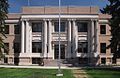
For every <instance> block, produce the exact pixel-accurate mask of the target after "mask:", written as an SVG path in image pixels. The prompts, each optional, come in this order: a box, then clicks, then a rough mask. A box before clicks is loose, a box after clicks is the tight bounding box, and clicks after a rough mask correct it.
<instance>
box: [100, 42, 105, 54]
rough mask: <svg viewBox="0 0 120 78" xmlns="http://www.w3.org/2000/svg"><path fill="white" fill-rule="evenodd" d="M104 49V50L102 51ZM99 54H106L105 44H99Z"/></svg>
mask: <svg viewBox="0 0 120 78" xmlns="http://www.w3.org/2000/svg"><path fill="white" fill-rule="evenodd" d="M103 47H105V49H103ZM100 53H106V43H100Z"/></svg>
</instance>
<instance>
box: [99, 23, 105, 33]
mask: <svg viewBox="0 0 120 78" xmlns="http://www.w3.org/2000/svg"><path fill="white" fill-rule="evenodd" d="M100 34H106V25H100Z"/></svg>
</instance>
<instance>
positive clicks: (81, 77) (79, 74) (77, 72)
mask: <svg viewBox="0 0 120 78" xmlns="http://www.w3.org/2000/svg"><path fill="white" fill-rule="evenodd" d="M72 71H73V74H74V77H75V78H88V75H87V73H86V72H85V71H84V70H82V69H73V70H72Z"/></svg>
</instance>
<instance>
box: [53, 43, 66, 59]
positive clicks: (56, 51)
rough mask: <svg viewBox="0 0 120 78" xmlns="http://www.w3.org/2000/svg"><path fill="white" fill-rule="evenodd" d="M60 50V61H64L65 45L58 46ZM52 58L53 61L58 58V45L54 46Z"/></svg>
mask: <svg viewBox="0 0 120 78" xmlns="http://www.w3.org/2000/svg"><path fill="white" fill-rule="evenodd" d="M60 50H61V59H65V45H60ZM54 57H55V59H58V58H59V44H55V48H54Z"/></svg>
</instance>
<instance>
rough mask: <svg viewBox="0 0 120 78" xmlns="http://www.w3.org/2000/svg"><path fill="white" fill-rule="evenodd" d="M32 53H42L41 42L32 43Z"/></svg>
mask: <svg viewBox="0 0 120 78" xmlns="http://www.w3.org/2000/svg"><path fill="white" fill-rule="evenodd" d="M32 52H33V53H42V43H41V42H32Z"/></svg>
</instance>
